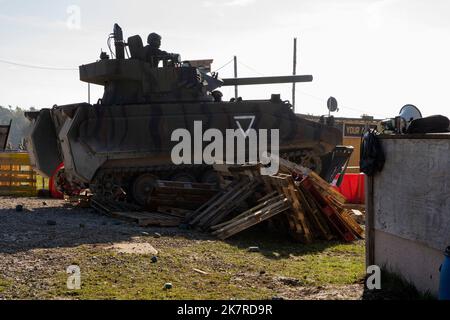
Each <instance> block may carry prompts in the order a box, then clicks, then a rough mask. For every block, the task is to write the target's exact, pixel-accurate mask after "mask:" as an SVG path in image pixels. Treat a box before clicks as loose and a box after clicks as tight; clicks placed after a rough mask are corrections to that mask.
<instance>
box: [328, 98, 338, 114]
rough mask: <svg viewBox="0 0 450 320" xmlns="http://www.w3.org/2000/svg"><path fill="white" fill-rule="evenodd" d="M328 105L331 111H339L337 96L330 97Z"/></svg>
mask: <svg viewBox="0 0 450 320" xmlns="http://www.w3.org/2000/svg"><path fill="white" fill-rule="evenodd" d="M327 107H328V110H329V111H330V112H336V111H339V109H338V102H337V100H336V98H334V97H330V98H329V99H328V101H327Z"/></svg>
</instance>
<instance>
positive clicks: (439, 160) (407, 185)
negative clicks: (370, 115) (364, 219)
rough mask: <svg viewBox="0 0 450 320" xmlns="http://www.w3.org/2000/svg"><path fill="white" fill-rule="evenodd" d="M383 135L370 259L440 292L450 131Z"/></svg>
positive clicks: (449, 203)
mask: <svg viewBox="0 0 450 320" xmlns="http://www.w3.org/2000/svg"><path fill="white" fill-rule="evenodd" d="M381 141H382V145H383V149H384V151H385V155H386V164H385V167H384V169H383V171H382V172H381V173H380V174H377V175H376V176H375V177H374V178H373V187H372V188H368V194H367V197H368V202H369V206H368V212H367V214H368V215H371V218H370V219H369V221H372V225H371V226H369V228H368V233H369V234H368V237H367V239H368V241H370V242H371V243H370V245H369V246H368V248H369V250H370V251H372V252H368V255H369V256H370V255H371V256H372V258H371V259H372V261H370V259H369V262H370V263H373V264H377V265H379V266H384V265H385V266H387V268H388V270H390V271H392V272H395V273H398V274H400V275H402V276H404V277H405V278H406V279H407V280H409V281H410V282H412V283H413V284H415V285H416V287H417V288H418V289H419V290H421V291H423V292H425V291H430V292H431V293H432V294H434V295H437V293H438V290H439V267H440V265H441V263H442V261H443V259H444V256H443V252H444V250H445V248H446V247H447V246H450V135H421V136H415V137H414V138H411V137H408V136H397V137H393V136H389V137H384V138H382V139H381ZM370 197H371V200H369V198H370ZM369 262H368V263H369Z"/></svg>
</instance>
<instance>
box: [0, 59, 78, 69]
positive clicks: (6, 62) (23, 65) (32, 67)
mask: <svg viewBox="0 0 450 320" xmlns="http://www.w3.org/2000/svg"><path fill="white" fill-rule="evenodd" d="M0 63H4V64H9V65H13V66H18V67H24V68H31V69H40V70H53V71H75V70H77V71H78V68H60V67H49V66H36V65H32V64H28V63H20V62H15V61H10V60H4V59H0Z"/></svg>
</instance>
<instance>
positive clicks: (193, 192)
mask: <svg viewBox="0 0 450 320" xmlns="http://www.w3.org/2000/svg"><path fill="white" fill-rule="evenodd" d="M218 191H219V190H218V189H217V186H216V185H215V184H208V183H192V182H177V181H162V180H159V181H157V182H156V185H155V187H154V188H153V190H152V193H151V194H150V199H149V200H150V201H149V203H148V209H150V210H152V211H155V210H156V211H160V208H177V209H185V210H196V209H198V208H199V207H200V206H201V205H203V204H204V203H205V202H207V201H208V200H209V199H211V198H212V197H213V196H214V195H215V194H217V192H218Z"/></svg>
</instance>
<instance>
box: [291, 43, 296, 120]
mask: <svg viewBox="0 0 450 320" xmlns="http://www.w3.org/2000/svg"><path fill="white" fill-rule="evenodd" d="M292 75H294V76H296V75H297V38H294V71H293V73H292ZM295 89H296V88H295V82H294V83H292V107H293V108H294V112H295V102H296V101H295V91H296V90H295Z"/></svg>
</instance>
